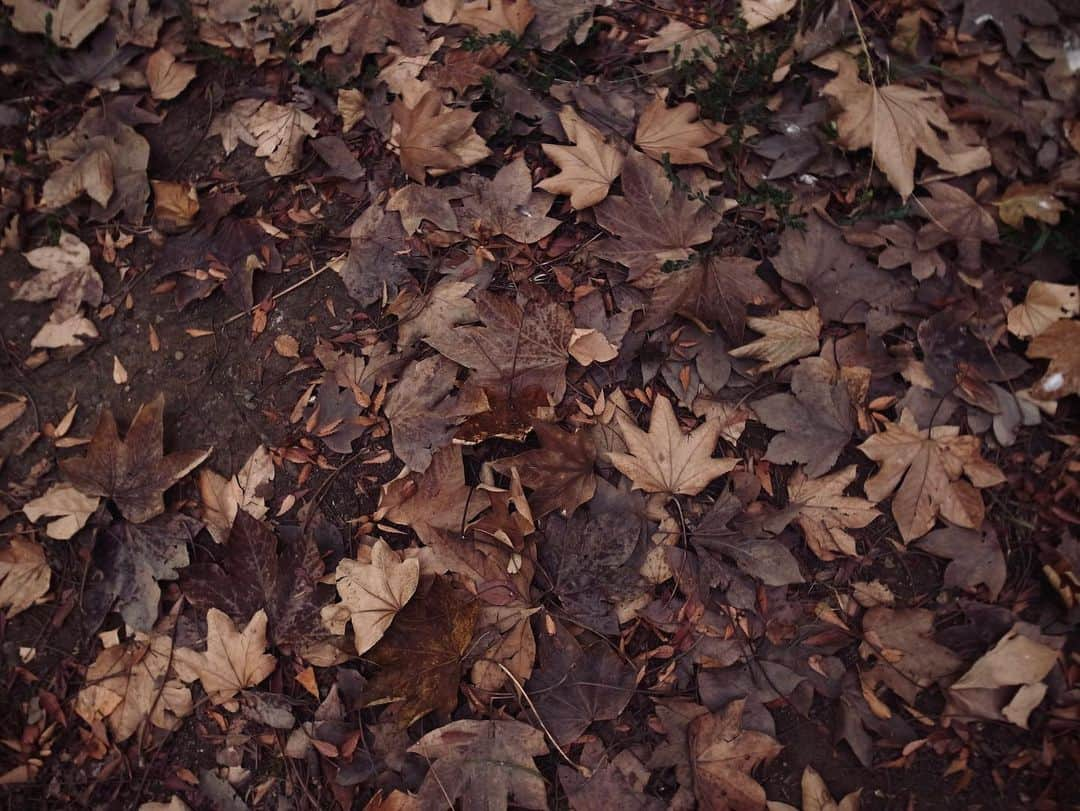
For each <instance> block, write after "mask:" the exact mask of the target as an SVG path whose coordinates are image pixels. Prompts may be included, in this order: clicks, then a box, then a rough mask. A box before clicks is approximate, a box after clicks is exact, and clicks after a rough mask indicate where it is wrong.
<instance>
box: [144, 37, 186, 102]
mask: <svg viewBox="0 0 1080 811" xmlns="http://www.w3.org/2000/svg"><path fill="white" fill-rule="evenodd" d="M195 73H196V67H195V66H194V65H188V64H185V63H184V62H177V61H176V57H175V56H173V54H172V53H170V52H169V51H168V50H166V49H165V48H161V49H159V50H156V51H154V52H153V53H152V54H150V58H149V59H147V61H146V83H147V84H148V85H150V95H151V96H153V97H154V98H155V99H159V100H168V99H174V98H176V97H177V96H179V95H180V94H181V93H183V92H184V88H186V87H187V86H188V85H189V84H191V80H192V79H194V78H195Z"/></svg>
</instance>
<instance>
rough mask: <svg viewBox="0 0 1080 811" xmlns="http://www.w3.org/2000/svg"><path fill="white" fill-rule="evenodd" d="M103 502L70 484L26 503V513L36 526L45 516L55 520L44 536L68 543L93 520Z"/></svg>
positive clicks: (56, 485)
mask: <svg viewBox="0 0 1080 811" xmlns="http://www.w3.org/2000/svg"><path fill="white" fill-rule="evenodd" d="M100 503H101V499H100V498H98V497H97V496H86V495H83V494H82V493H80V492H79V491H78V490H76V489H75V488H74V487H72V486H71V485H70V484H54V485H53V486H52V487H50V488H49V489H48V491H47V492H46V493H44V494H43V495H41V496H38V497H37V498H35V499H33V500H31V501H28V502H26V503H25V504H24V505H23V513H24V514H25V515H26V517H27V518H29V519H30V520H31V521H33V522H34V523H37V522H38V521H39V520H40V519H41V518H42V517H43V516H50V517H53V518H54V520H52V521H50V522H49V524H48V526H47V527H46V528H45V534H46V535H48V536H49V537H50V538H55V539H56V540H58V541H66V540H67V539H68V538H70V537H71V536H72V535H74V534H75V533H76V532H78V531H79V530H80V529H82V528H83V527H84V526H86V522H87V521H88V520H90V516H91V515H93V514H94V511H95V510H96V509H97V508H98V504H100Z"/></svg>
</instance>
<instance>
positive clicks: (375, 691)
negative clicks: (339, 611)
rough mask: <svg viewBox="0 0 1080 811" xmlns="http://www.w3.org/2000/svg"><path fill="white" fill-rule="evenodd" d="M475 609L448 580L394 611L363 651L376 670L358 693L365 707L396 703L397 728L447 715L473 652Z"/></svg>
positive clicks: (478, 609)
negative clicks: (372, 644) (427, 717)
mask: <svg viewBox="0 0 1080 811" xmlns="http://www.w3.org/2000/svg"><path fill="white" fill-rule="evenodd" d="M479 611H480V606H479V605H478V604H477V602H476V601H475V600H474V599H472V598H470V597H468V596H467V595H465V594H462V593H461V592H459V591H458V590H457V589H455V588H454V586H453V585H452V584H451V582H450V581H449V580H446V579H444V578H441V577H437V578H436V579H435V581H434V582H433V583H432V584H431V586H430V588H428V590H427V591H426V592H424V593H420V594H416V595H414V596H413V598H412V599H411V600H410V601H409V602H408V604H406V606H405V608H403V609H402V610H401V611H399V612H398V614H397V616H396V617H395V618H394V622H393V624H392V625H391V626H390V628H389V630H388V631H387V632H386V634H385V635H384V636H383V638H382V639H381V640H379V642H378V644H377V645H375V647H374V648H372V649H371V650H370V651H369V652H368V658H369V659H370V660H371V661H373V662H375V664H377V665H378V666H379V670H378V671H377V672H376V673H375V675H374V676H373V677H372V678H371V679H370V680H369V681H368V683H367V687H366V688H365V691H364V703H365V704H366V705H369V706H370V705H373V704H387V703H397V704H398V706H397V708H396V712H397V714H396V718H397V723H398V725H399V726H400V727H406V726H410V725H411V724H412V723H413V722H414V721H416V720H417V719H419V718H421V717H423V716H425V715H427V714H428V713H429V712H433V711H435V712H438V713H439V714H440V715H443V716H448V715H449V714H450V713H451V712H453V710H454V708H455V707H457V703H458V689H459V687H460V686H461V674H462V672H463V670H464V659H465V657H466V656H468V655H470V654H475V655H482V653H483V651H482V650H477V649H474V647H473V634H474V632H475V629H476V622H477V619H478V617H479Z"/></svg>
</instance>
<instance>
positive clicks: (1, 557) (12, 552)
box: [0, 535, 52, 619]
mask: <svg viewBox="0 0 1080 811" xmlns="http://www.w3.org/2000/svg"><path fill="white" fill-rule="evenodd" d="M51 578H52V569H50V568H49V561H48V560H46V559H45V550H44V549H42V548H41V546H40V545H38V544H36V543H34V541H33V540H31V539H30V537H23V536H21V535H14V536H12V538H11V542H10V543H9V544H8V546H7V547H6V548H3V549H0V608H2V609H4V614H5V616H6V617H8V619H10V618H11V617H14V616H15V615H16V614H18V613H20V612H22V611H25V610H26V609H28V608H29V607H30V606H32V605H34V603H36V602H37V601H38V600H40V599H41V598H42V597H43V596H45V593H46V592H48V590H49V580H50V579H51Z"/></svg>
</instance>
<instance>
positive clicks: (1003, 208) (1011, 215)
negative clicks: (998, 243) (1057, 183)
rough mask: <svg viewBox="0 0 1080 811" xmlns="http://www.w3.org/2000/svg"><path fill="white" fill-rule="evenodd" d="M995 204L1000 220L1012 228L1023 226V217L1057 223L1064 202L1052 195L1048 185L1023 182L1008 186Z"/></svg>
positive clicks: (1059, 219) (1052, 191) (1051, 223)
mask: <svg viewBox="0 0 1080 811" xmlns="http://www.w3.org/2000/svg"><path fill="white" fill-rule="evenodd" d="M995 205H996V206H997V207H998V216H999V217H1001V221H1002V222H1003V223H1005V224H1006V225H1011V226H1012V227H1013V228H1023V227H1024V219H1025V218H1027V219H1032V220H1038V221H1039V222H1045V223H1048V224H1049V225H1057V224H1058V223H1059V222H1060V221H1061V212H1063V211H1065V204H1064V203H1062V202H1061V201H1060V200H1058V199H1057V197H1055V196H1054V190H1053V189H1052V188H1051V187H1050V186H1028V185H1025V184H1023V183H1013V184H1012V185H1011V186H1009V188H1007V189H1006V190H1005V193H1004V194H1003V195H1002V196H1001V199H1000V200H999V201H998V202H997V203H995Z"/></svg>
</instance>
